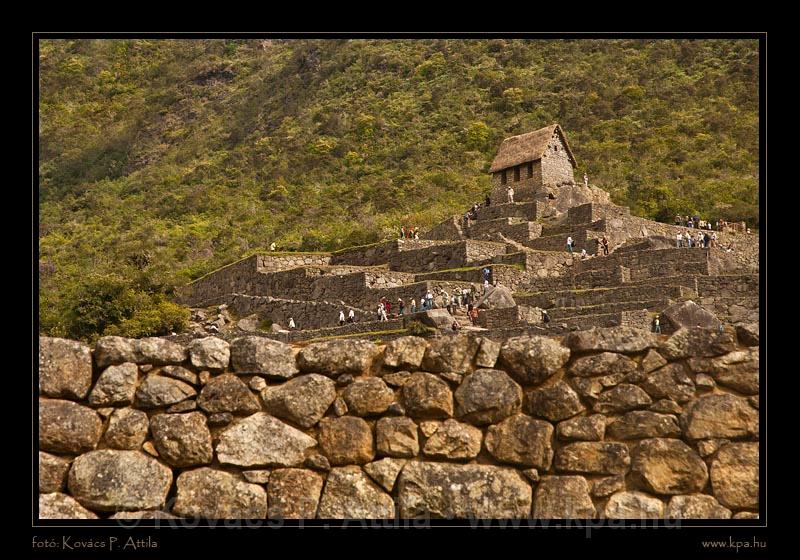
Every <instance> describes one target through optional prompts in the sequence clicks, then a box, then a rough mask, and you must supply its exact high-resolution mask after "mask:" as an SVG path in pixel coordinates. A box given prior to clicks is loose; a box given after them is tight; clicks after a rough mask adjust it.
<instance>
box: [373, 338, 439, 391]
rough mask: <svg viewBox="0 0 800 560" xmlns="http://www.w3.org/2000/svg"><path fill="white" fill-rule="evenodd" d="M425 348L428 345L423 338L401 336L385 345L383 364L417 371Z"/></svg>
mask: <svg viewBox="0 0 800 560" xmlns="http://www.w3.org/2000/svg"><path fill="white" fill-rule="evenodd" d="M427 348H428V343H427V342H426V341H425V339H424V338H420V337H417V336H401V337H400V338H396V339H394V340H390V341H389V342H387V343H386V348H385V349H384V351H383V364H384V365H386V366H388V367H391V368H400V369H408V370H418V369H419V367H420V365H421V364H422V358H423V357H424V356H425V350H427ZM384 379H385V377H384ZM387 383H388V381H387Z"/></svg>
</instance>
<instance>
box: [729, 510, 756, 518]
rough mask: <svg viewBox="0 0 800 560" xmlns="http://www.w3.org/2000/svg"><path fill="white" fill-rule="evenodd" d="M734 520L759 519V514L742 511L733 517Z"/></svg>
mask: <svg viewBox="0 0 800 560" xmlns="http://www.w3.org/2000/svg"><path fill="white" fill-rule="evenodd" d="M733 519H758V514H757V513H755V512H752V511H740V512H739V513H737V514H735V515H734V516H733Z"/></svg>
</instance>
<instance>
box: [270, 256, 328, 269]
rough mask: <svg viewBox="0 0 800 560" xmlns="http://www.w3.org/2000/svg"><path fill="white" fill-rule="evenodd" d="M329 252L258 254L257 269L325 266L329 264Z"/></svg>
mask: <svg viewBox="0 0 800 560" xmlns="http://www.w3.org/2000/svg"><path fill="white" fill-rule="evenodd" d="M330 260H331V255H330V253H291V254H287V255H271V254H269V253H264V254H261V255H258V269H259V270H260V271H261V272H275V271H278V270H288V269H290V268H297V267H298V266H325V265H327V264H330Z"/></svg>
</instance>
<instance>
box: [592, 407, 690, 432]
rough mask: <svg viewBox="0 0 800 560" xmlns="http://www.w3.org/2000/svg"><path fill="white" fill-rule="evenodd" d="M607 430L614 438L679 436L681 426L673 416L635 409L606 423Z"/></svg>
mask: <svg viewBox="0 0 800 560" xmlns="http://www.w3.org/2000/svg"><path fill="white" fill-rule="evenodd" d="M607 432H608V435H610V436H611V437H612V438H614V439H642V438H662V437H680V436H681V428H680V426H678V419H677V418H676V417H675V416H673V415H671V414H659V413H657V412H651V411H649V410H635V411H633V412H628V413H626V414H624V415H623V416H621V417H620V418H619V419H617V420H615V421H614V422H612V423H611V424H609V425H608V428H607Z"/></svg>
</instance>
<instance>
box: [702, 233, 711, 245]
mask: <svg viewBox="0 0 800 560" xmlns="http://www.w3.org/2000/svg"><path fill="white" fill-rule="evenodd" d="M710 244H711V236H710V235H708V234H707V233H703V246H704V247H708V246H709V245H710Z"/></svg>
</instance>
